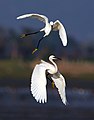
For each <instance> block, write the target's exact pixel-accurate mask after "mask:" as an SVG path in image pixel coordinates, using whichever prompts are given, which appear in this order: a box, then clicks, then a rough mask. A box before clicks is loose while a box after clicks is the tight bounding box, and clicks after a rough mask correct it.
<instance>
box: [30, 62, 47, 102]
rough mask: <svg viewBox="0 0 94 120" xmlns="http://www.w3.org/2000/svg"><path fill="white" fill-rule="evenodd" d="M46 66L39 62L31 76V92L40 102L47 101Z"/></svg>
mask: <svg viewBox="0 0 94 120" xmlns="http://www.w3.org/2000/svg"><path fill="white" fill-rule="evenodd" d="M45 72H46V68H45V67H44V66H43V65H42V64H37V65H36V66H35V68H34V70H33V73H32V77H31V92H32V94H33V97H35V99H36V101H37V102H39V103H41V102H42V103H44V102H47V93H46V84H47V81H46V74H45Z"/></svg>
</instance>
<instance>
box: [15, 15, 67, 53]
mask: <svg viewBox="0 0 94 120" xmlns="http://www.w3.org/2000/svg"><path fill="white" fill-rule="evenodd" d="M28 17H30V18H37V19H39V20H40V21H42V22H44V23H45V27H44V28H42V29H41V30H40V31H38V32H34V33H28V34H23V35H22V37H25V36H28V35H31V34H36V33H39V32H45V34H44V36H43V37H42V38H41V39H40V40H39V41H38V44H37V47H36V49H35V51H36V50H37V49H38V47H39V44H40V41H41V40H42V39H43V38H44V37H46V36H48V35H49V34H50V32H51V31H52V30H53V31H57V30H59V36H60V38H61V41H62V43H63V45H64V46H66V45H67V35H66V31H65V28H64V26H63V24H62V23H61V22H60V21H59V20H56V21H55V22H52V21H51V22H49V21H48V18H47V17H46V16H44V15H40V14H25V15H21V16H19V17H17V19H23V18H28Z"/></svg>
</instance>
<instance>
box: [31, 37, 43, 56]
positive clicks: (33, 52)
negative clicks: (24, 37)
mask: <svg viewBox="0 0 94 120" xmlns="http://www.w3.org/2000/svg"><path fill="white" fill-rule="evenodd" d="M43 38H44V37H42V38H41V39H40V40H39V41H38V44H37V47H36V48H35V49H34V50H33V52H32V54H33V53H35V52H36V51H37V50H38V48H39V45H40V42H41V41H42V40H43Z"/></svg>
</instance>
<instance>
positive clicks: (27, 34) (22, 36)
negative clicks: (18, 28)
mask: <svg viewBox="0 0 94 120" xmlns="http://www.w3.org/2000/svg"><path fill="white" fill-rule="evenodd" d="M39 32H40V31H37V32H32V33H26V34H22V35H21V38H24V37H26V36H29V35H32V34H37V33H39Z"/></svg>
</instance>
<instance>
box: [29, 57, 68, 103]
mask: <svg viewBox="0 0 94 120" xmlns="http://www.w3.org/2000/svg"><path fill="white" fill-rule="evenodd" d="M54 59H56V58H55V56H53V55H51V56H50V57H49V60H50V62H51V63H52V64H51V63H48V62H45V61H43V60H41V63H40V64H37V65H36V66H35V68H34V70H33V73H32V77H31V92H32V94H33V97H34V98H35V99H36V101H37V102H39V103H45V102H47V92H46V84H47V80H46V72H47V73H48V74H49V75H50V76H51V79H52V81H53V82H54V84H55V86H56V87H57V88H58V92H59V94H60V97H61V100H62V102H63V103H64V104H65V105H66V95H65V86H66V84H65V79H64V77H63V76H62V75H61V74H60V73H59V71H58V68H57V65H56V63H55V62H54V61H53V60H54Z"/></svg>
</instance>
